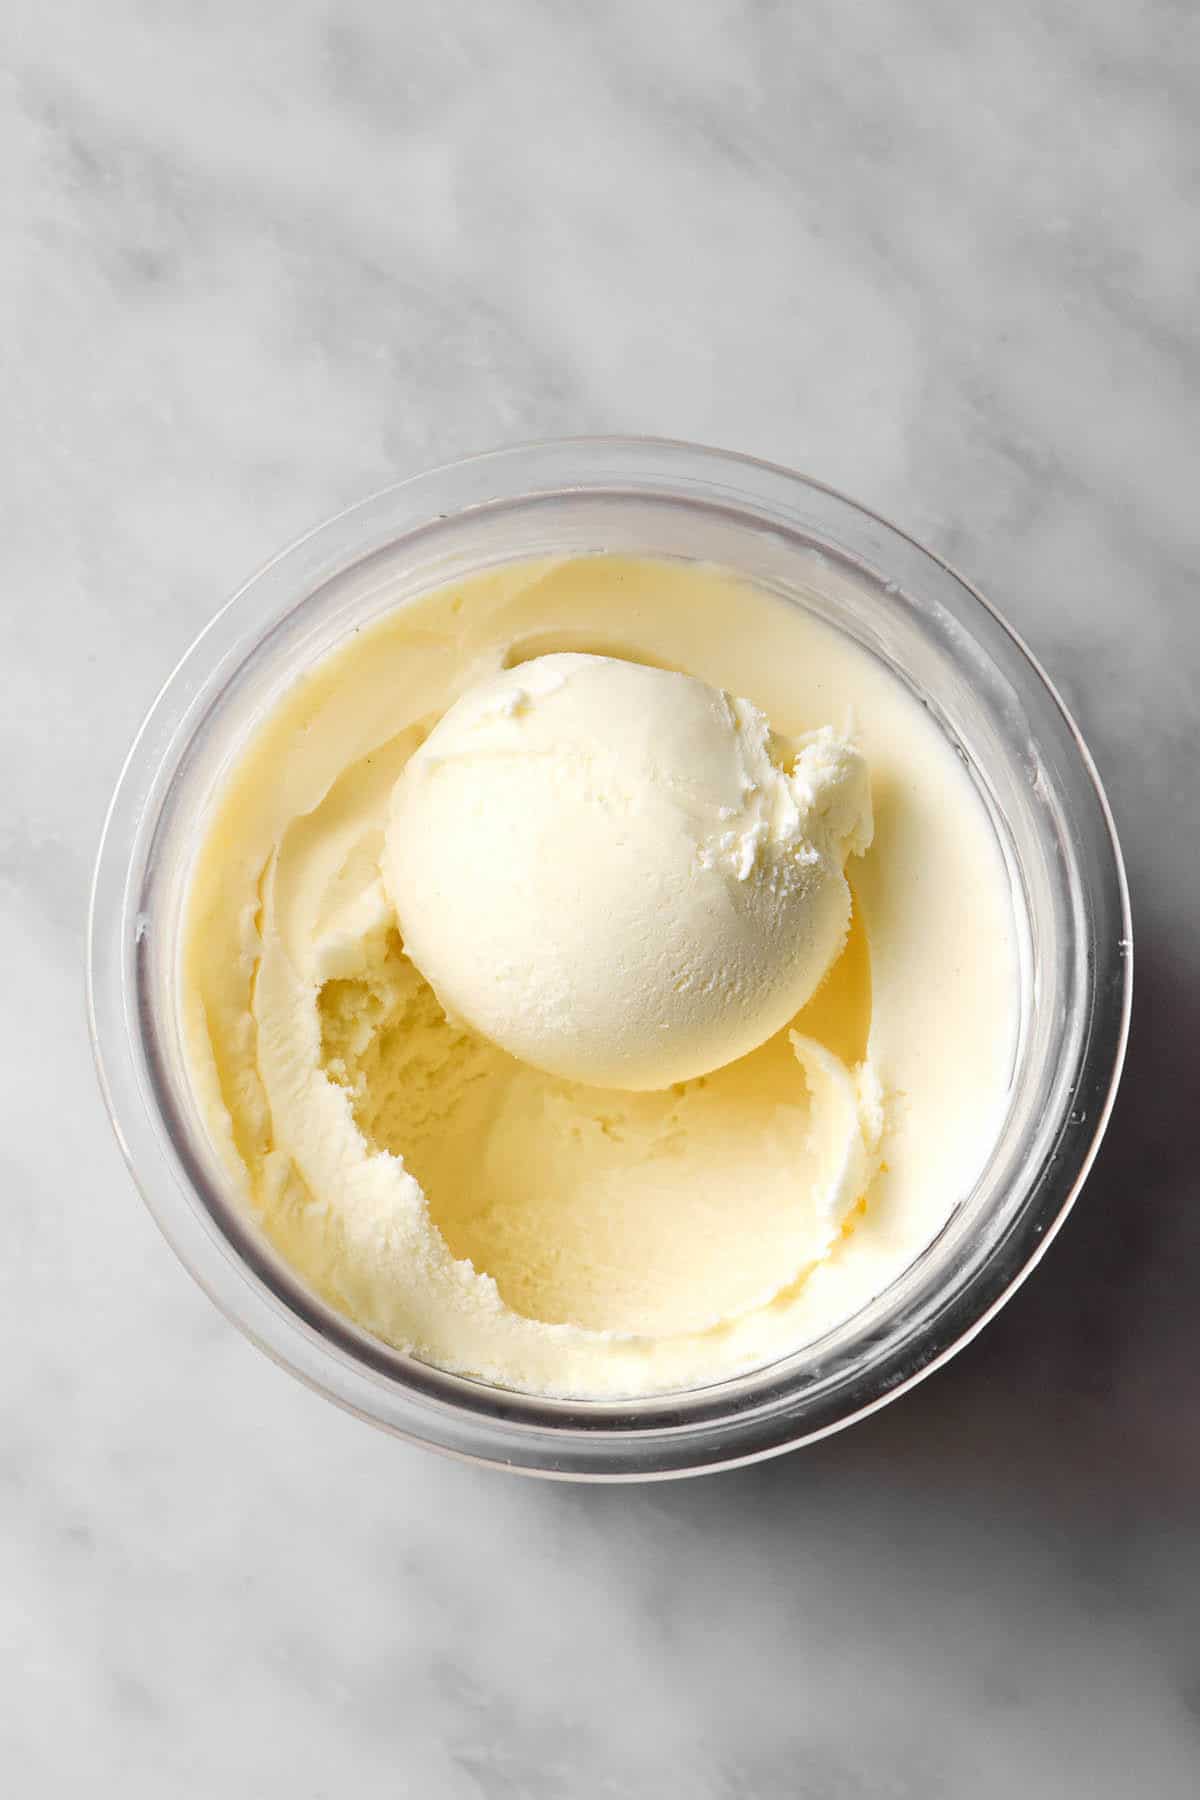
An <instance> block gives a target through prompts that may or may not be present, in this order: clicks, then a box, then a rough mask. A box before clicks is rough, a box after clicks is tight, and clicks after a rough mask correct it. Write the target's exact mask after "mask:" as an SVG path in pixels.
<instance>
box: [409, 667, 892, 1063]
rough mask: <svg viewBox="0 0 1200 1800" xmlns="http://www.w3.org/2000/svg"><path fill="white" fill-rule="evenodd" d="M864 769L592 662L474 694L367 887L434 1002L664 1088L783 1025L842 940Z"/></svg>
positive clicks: (628, 670)
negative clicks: (378, 876) (377, 880)
mask: <svg viewBox="0 0 1200 1800" xmlns="http://www.w3.org/2000/svg"><path fill="white" fill-rule="evenodd" d="M870 838H871V805H870V788H869V783H868V777H867V769H866V764H865V762H864V760H863V757H862V756H861V754H860V753H859V752H858V751H857V750H856V749H855V748H854V747H853V745H852V744H850V743H848V742H847V741H846V740H845V739H843V738H841V737H839V736H837V735H836V734H835V733H834V732H833V731H832V730H830V729H829V728H828V727H826V728H824V729H822V730H818V731H816V732H814V733H812V734H811V735H810V736H808V737H807V738H804V739H802V740H800V741H799V742H796V743H793V742H790V741H789V740H786V739H783V738H780V737H778V736H776V735H775V734H773V733H772V731H771V727H770V725H769V723H768V721H767V719H766V718H765V717H764V715H763V714H762V713H761V712H760V711H759V710H758V708H757V707H755V706H754V705H752V704H751V703H750V702H749V701H748V700H743V699H739V698H736V697H734V696H732V695H730V694H727V693H724V692H722V691H720V690H719V689H716V688H712V687H709V686H708V685H707V684H706V683H705V682H702V681H697V680H695V679H694V677H692V676H689V675H681V674H677V673H675V672H673V671H670V670H664V669H656V668H647V667H646V666H645V665H643V664H639V663H634V662H630V661H628V660H624V659H621V658H617V657H611V656H582V655H578V654H560V655H557V656H553V655H552V656H541V657H537V658H535V659H534V660H532V661H530V662H526V663H522V664H520V665H519V666H518V667H517V668H515V669H507V670H504V671H503V672H502V673H500V674H499V675H496V676H494V677H493V678H492V679H490V680H486V681H483V682H481V683H480V684H479V685H478V686H476V687H473V688H471V689H470V690H469V691H468V692H467V693H466V694H464V695H463V696H462V698H461V699H460V700H458V701H456V703H455V704H454V705H453V706H452V707H451V708H450V709H449V711H448V712H447V713H446V714H445V715H444V716H443V717H442V718H441V719H440V720H439V721H438V723H437V724H436V725H435V726H434V728H433V730H432V732H431V733H430V735H429V737H428V738H427V739H426V741H425V742H424V743H423V744H422V745H421V747H420V749H419V750H417V751H416V753H415V754H414V755H413V756H412V757H411V758H410V760H409V761H408V763H407V764H406V765H405V768H404V770H403V772H402V774H401V775H400V778H399V780H398V781H397V783H396V786H395V789H394V791H393V795H392V800H391V807H390V813H389V823H388V828H387V836H386V840H385V852H384V858H383V874H384V880H385V884H386V886H387V889H388V893H389V895H390V897H391V900H392V902H393V904H394V906H395V910H396V918H397V923H398V925H399V929H400V932H401V935H402V937H403V939H404V944H405V948H406V950H407V952H408V954H409V956H410V957H411V958H412V960H413V962H414V963H415V964H416V966H417V968H418V969H419V970H420V971H421V974H422V975H423V976H424V977H425V979H426V980H427V981H428V982H429V983H430V984H431V986H432V987H433V990H434V993H435V994H436V995H437V997H438V1000H439V1001H440V1003H441V1005H442V1006H443V1007H444V1009H445V1011H446V1012H447V1013H448V1014H449V1015H451V1016H452V1017H454V1018H458V1019H461V1020H462V1021H464V1022H465V1023H466V1024H468V1025H470V1026H471V1027H472V1028H473V1029H474V1030H475V1031H478V1032H480V1033H482V1034H483V1035H484V1036H485V1037H488V1038H490V1039H491V1040H492V1041H493V1042H494V1043H496V1044H498V1045H500V1046H501V1048H503V1049H505V1050H507V1051H508V1052H509V1053H510V1054H511V1055H513V1056H515V1057H518V1058H520V1059H521V1060H522V1061H524V1062H527V1063H530V1064H532V1065H533V1066H534V1067H535V1068H538V1069H542V1070H546V1071H548V1072H549V1073H551V1074H554V1075H561V1076H565V1077H567V1078H568V1079H570V1080H574V1081H582V1082H589V1083H591V1084H593V1085H598V1086H603V1087H613V1088H625V1089H647V1088H665V1087H668V1086H670V1084H671V1083H672V1082H676V1081H687V1080H689V1079H691V1078H693V1077H695V1076H697V1075H704V1074H707V1073H709V1071H710V1070H712V1069H715V1068H719V1067H721V1066H722V1065H723V1064H725V1063H729V1062H732V1061H733V1060H734V1059H735V1058H737V1057H739V1056H744V1055H746V1054H747V1053H748V1052H749V1051H751V1050H753V1049H755V1048H757V1046H758V1045H759V1044H761V1043H763V1042H764V1041H765V1040H766V1039H767V1038H768V1037H770V1036H771V1035H772V1033H774V1032H776V1031H778V1030H780V1029H781V1027H782V1026H784V1025H785V1024H786V1023H787V1022H788V1020H789V1019H791V1018H792V1017H793V1016H794V1015H795V1014H796V1013H797V1012H798V1011H799V1010H800V1008H801V1007H802V1006H803V1005H804V1004H805V1002H806V1001H807V1000H808V999H809V998H810V997H811V996H812V994H813V992H814V990H815V989H816V987H817V985H818V983H819V982H820V981H821V979H822V978H823V976H824V975H825V974H826V972H827V971H828V969H829V966H830V964H831V963H832V962H833V960H834V958H835V956H837V955H838V953H839V952H840V951H841V949H842V947H843V945H844V944H845V941H846V933H847V930H848V929H849V924H850V889H849V886H848V885H847V882H846V878H845V875H844V874H843V865H844V863H845V861H846V858H847V856H848V855H849V854H850V852H851V851H855V852H859V853H861V852H862V851H863V850H865V849H866V847H867V845H868V844H869V842H870Z"/></svg>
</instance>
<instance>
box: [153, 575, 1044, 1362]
mask: <svg viewBox="0 0 1200 1800" xmlns="http://www.w3.org/2000/svg"><path fill="white" fill-rule="evenodd" d="M729 696H741V697H742V698H737V699H732V698H729ZM851 723H852V728H851ZM872 806H873V811H874V820H873V825H874V835H873V836H872ZM179 979H180V995H181V1002H182V1007H183V1016H184V1023H185V1037H186V1050H187V1056H188V1063H189V1070H190V1075H191V1082H192V1087H193V1090H194V1093H195V1098H196V1106H197V1112H198V1116H199V1118H200V1119H201V1121H202V1123H203V1126H204V1128H205V1131H206V1134H207V1137H208V1140H209V1143H210V1145H211V1152H212V1156H213V1158H214V1161H215V1162H216V1163H217V1165H218V1166H219V1167H220V1169H221V1170H222V1171H223V1175H224V1179H225V1181H226V1184H227V1185H228V1186H229V1187H231V1188H232V1189H234V1190H235V1191H236V1192H237V1193H239V1194H240V1195H241V1197H242V1200H243V1203H244V1205H245V1207H246V1209H247V1211H248V1212H249V1213H250V1214H251V1215H252V1216H253V1217H254V1218H255V1219H256V1220H257V1221H258V1223H259V1225H260V1226H261V1229H262V1231H263V1233H264V1234H265V1236H266V1238H267V1239H268V1240H269V1242H270V1243H271V1244H272V1245H273V1246H274V1248H275V1250H276V1251H277V1252H278V1253H279V1254H280V1255H282V1256H283V1257H284V1258H286V1259H287V1261H289V1262H290V1263H291V1264H292V1265H293V1267H294V1268H295V1269H296V1270H297V1271H298V1272H299V1273H300V1275H301V1276H302V1277H303V1278H304V1279H305V1280H306V1281H307V1282H308V1283H309V1284H310V1285H311V1286H312V1287H313V1288H314V1289H315V1290H316V1291H317V1292H318V1293H319V1294H320V1295H321V1296H322V1297H323V1298H324V1299H325V1300H327V1301H328V1302H329V1303H330V1304H332V1305H333V1306H335V1307H337V1308H339V1309H340V1310H342V1311H343V1312H344V1313H346V1314H348V1315H349V1316H350V1317H352V1318H353V1319H355V1320H356V1321H357V1322H358V1323H359V1324H360V1325H361V1326H363V1327H364V1328H365V1329H367V1330H369V1331H371V1332H373V1333H375V1334H376V1335H377V1336H378V1337H380V1338H382V1339H384V1340H386V1341H387V1342H389V1343H391V1344H393V1345H396V1346H399V1347H400V1348H402V1349H404V1350H407V1351H410V1352H412V1353H413V1354H415V1355H417V1356H418V1357H421V1358H423V1359H425V1360H427V1361H429V1362H432V1363H435V1364H437V1365H439V1366H441V1367H443V1368H446V1369H449V1370H452V1371H456V1372H459V1373H462V1374H466V1375H471V1376H476V1377H478V1378H480V1379H483V1380H485V1381H489V1382H493V1383H497V1384H500V1385H505V1386H509V1387H514V1388H520V1389H525V1390H527V1391H529V1392H534V1393H549V1394H564V1395H575V1396H584V1397H588V1396H592V1397H604V1396H614V1395H637V1394H646V1393H653V1392H661V1391H667V1390H670V1389H672V1388H680V1387H687V1386H694V1385H699V1384H702V1383H706V1382H709V1381H714V1380H720V1379H722V1378H723V1377H725V1376H728V1375H730V1374H733V1373H737V1372H738V1371H741V1370H744V1369H747V1368H751V1367H754V1366H756V1365H758V1364H761V1363H763V1362H765V1361H768V1360H770V1359H772V1358H774V1357H777V1356H780V1355H783V1354H786V1353H787V1352H788V1351H790V1350H793V1349H795V1348H796V1347H797V1346H799V1345H801V1344H803V1343H805V1342H807V1341H809V1340H811V1339H812V1338H814V1337H816V1336H818V1335H820V1334H821V1333H822V1332H823V1331H825V1330H826V1329H828V1328H829V1327H830V1326H831V1325H833V1324H836V1323H837V1322H839V1321H840V1320H842V1319H845V1318H847V1317H848V1316H849V1315H850V1314H851V1313H853V1312H854V1311H856V1310H857V1308H859V1307H860V1306H861V1305H862V1304H863V1303H864V1302H865V1301H866V1300H868V1299H870V1298H871V1297H872V1296H873V1295H875V1294H877V1293H879V1292H880V1291H881V1290H882V1289H883V1288H884V1287H885V1286H887V1284H888V1283H889V1282H891V1281H892V1280H894V1279H895V1277H896V1276H897V1275H899V1274H900V1273H901V1272H902V1271H903V1270H904V1269H905V1268H906V1267H907V1266H908V1264H909V1263H910V1262H911V1261H912V1260H913V1258H914V1257H915V1256H916V1255H917V1254H918V1253H919V1252H920V1251H921V1249H922V1248H924V1246H925V1245H926V1244H928V1242H929V1241H930V1239H931V1238H932V1237H933V1236H934V1235H935V1234H936V1232H937V1231H938V1230H939V1229H940V1227H941V1226H942V1225H943V1224H944V1222H945V1220H946V1219H947V1217H948V1216H949V1214H950V1212H951V1211H952V1210H953V1208H954V1207H955V1205H956V1204H957V1203H958V1201H960V1200H961V1199H962V1198H963V1197H964V1196H965V1195H966V1194H967V1192H968V1191H969V1190H970V1187H971V1185H972V1182H973V1181H974V1179H975V1177H976V1175H977V1174H978V1172H979V1169H980V1167H981V1165H982V1163H983V1161H984V1160H985V1158H986V1156H987V1154H988V1151H989V1148H990V1146H991V1144H992V1143H993V1142H994V1139H995V1137H996V1134H997V1131H998V1129H999V1125H1000V1121H1001V1119H1002V1117H1003V1113H1004V1108H1005V1103H1006V1097H1007V1084H1008V1079H1009V1071H1010V1064H1011V1059H1012V1046H1013V1041H1014V1032H1015V1025H1016V992H1017V984H1016V976H1015V962H1014V948H1013V941H1012V927H1011V915H1010V907H1009V902H1008V890H1007V884H1006V878H1005V872H1004V866H1003V862H1002V859H1001V856H1000V853H999V849H998V846H997V843H996V839H995V836H994V833H993V831H992V828H991V824H990V820H989V818H988V815H987V813H986V811H985V809H984V807H983V805H982V803H981V801H980V800H979V798H978V795H977V794H976V792H975V789H974V787H973V786H972V783H971V781H970V778H969V776H968V774H967V773H966V771H965V770H964V769H963V767H962V766H961V764H960V763H959V761H958V760H957V758H956V757H955V755H954V753H953V751H952V750H951V749H950V748H949V746H948V745H947V743H946V742H945V740H944V739H943V738H942V736H941V734H940V732H939V730H938V728H937V727H936V725H935V724H934V723H933V721H932V720H931V719H930V718H929V716H928V715H927V714H926V712H925V711H924V709H923V708H922V706H921V705H920V703H919V701H918V700H916V699H915V698H914V697H913V696H912V695H911V694H910V693H909V692H908V691H907V690H906V689H905V688H904V687H903V686H902V685H901V684H900V683H899V682H898V681H897V680H896V679H895V678H894V677H893V676H892V675H891V674H890V672H889V671H888V670H887V669H886V668H885V667H884V666H883V665H882V664H881V663H880V662H878V661H876V659H875V658H874V657H873V656H871V655H870V654H869V653H868V652H867V651H866V650H864V649H863V648H862V647H861V646H859V645H857V644H856V643H854V642H852V641H851V640H850V639H849V638H847V637H844V636H842V635H841V634H839V633H838V632H836V631H834V630H833V629H831V628H830V627H828V626H826V625H824V624H822V623H821V622H820V621H818V620H817V619H816V618H815V617H813V616H811V615H810V614H808V613H806V612H805V611H804V610H803V609H802V608H800V607H798V606H796V605H793V604H790V603H788V602H785V601H783V600H781V599H779V598H777V597H775V596H773V595H771V594H769V593H766V592H764V591H761V590H759V589H756V588H754V587H753V586H751V585H749V584H747V583H745V582H743V581H740V580H738V579H737V578H736V577H734V576H732V575H730V574H728V573H725V572H723V571H721V570H717V569H712V568H706V567H702V566H697V565H688V564H686V563H682V562H670V563H668V562H659V561H655V560H653V559H626V558H615V557H607V556H589V557H581V558H575V559H567V560H565V561H544V562H536V563H518V564H513V565H510V566H508V567H505V568H502V569H498V570H493V571H491V572H489V573H485V574H482V575H479V576H477V577H474V578H473V579H471V580H469V581H467V582H465V583H459V584H455V585H454V586H452V587H447V588H443V589H441V590H439V591H437V592H435V593H431V594H429V595H427V596H425V597H424V598H422V599H419V600H416V601H413V602H411V603H408V604H405V605H404V606H402V607H399V608H397V609H395V610H394V611H393V612H392V613H391V614H389V615H387V616H386V617H384V618H382V619H381V620H380V621H379V622H378V623H377V624H376V625H374V626H372V627H370V628H367V629H364V630H363V631H361V632H359V633H357V634H356V635H354V636H353V637H352V638H351V639H350V640H349V641H348V642H347V643H346V644H345V645H344V646H343V647H341V648H340V649H338V650H336V651H335V652H334V653H333V654H331V655H330V656H328V657H326V658H325V659H324V660H323V661H321V662H319V663H318V664H317V665H316V666H315V667H314V668H313V669H312V670H311V671H310V672H309V673H308V674H307V675H306V676H305V677H304V678H303V679H302V680H300V681H299V682H298V683H297V684H296V685H295V686H294V687H293V688H292V689H290V690H289V691H288V692H287V693H285V694H283V695H281V696H280V697H279V698H278V699H277V701H276V703H275V704H274V706H273V708H272V709H271V710H270V711H269V713H268V714H267V716H266V717H265V718H263V719H262V720H261V721H260V722H259V724H258V725H257V727H256V729H255V730H254V731H253V733H252V734H251V736H250V737H249V740H248V741H247V742H246V743H245V744H244V745H243V746H242V748H241V750H240V752H239V753H238V755H237V756H236V757H235V758H234V760H233V762H232V764H231V766H230V767H229V769H228V771H227V772H226V774H225V775H224V777H223V778H222V780H221V783H220V786H219V790H218V791H217V792H216V793H215V794H214V796H213V799H212V803H211V809H210V815H209V818H208V820H207V822H206V826H205V831H204V834H203V840H202V842H201V843H200V844H199V846H198V849H197V853H196V857H195V862H194V866H193V868H192V871H191V875H190V888H189V901H188V908H187V917H186V922H185V933H184V942H183V945H182V951H181V957H180V973H179Z"/></svg>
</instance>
